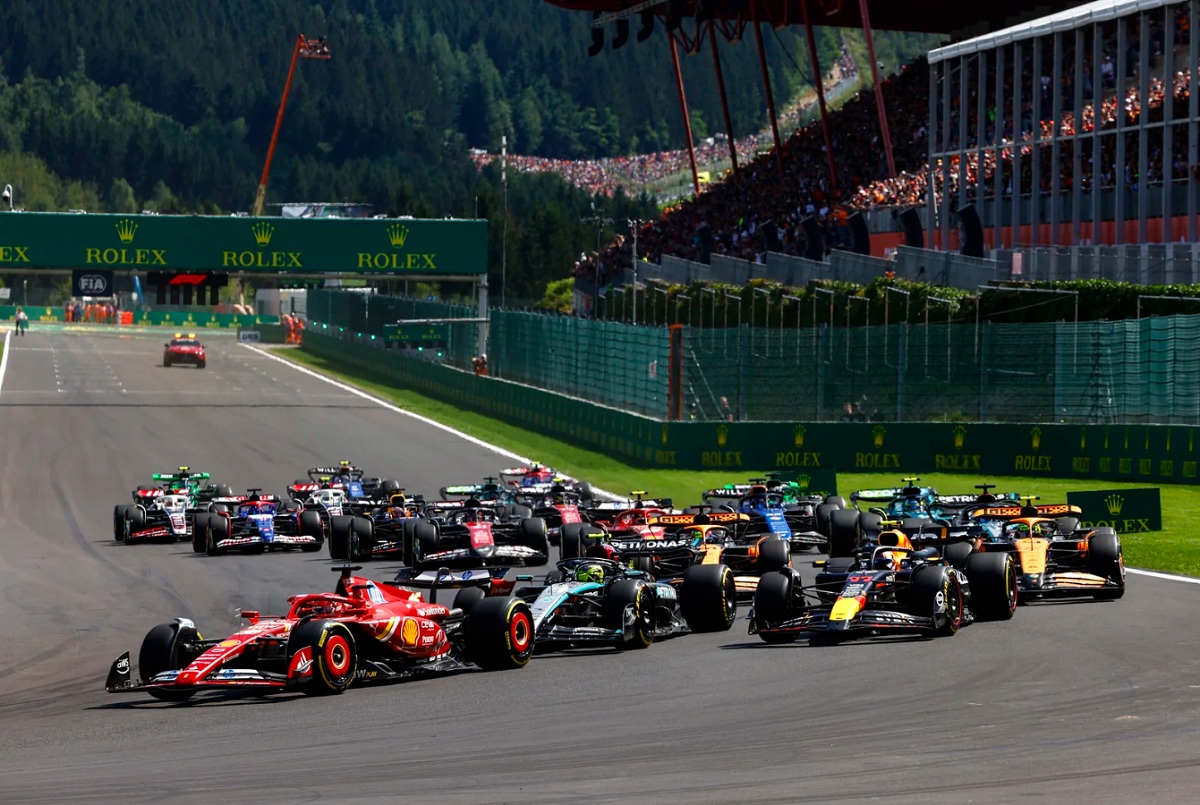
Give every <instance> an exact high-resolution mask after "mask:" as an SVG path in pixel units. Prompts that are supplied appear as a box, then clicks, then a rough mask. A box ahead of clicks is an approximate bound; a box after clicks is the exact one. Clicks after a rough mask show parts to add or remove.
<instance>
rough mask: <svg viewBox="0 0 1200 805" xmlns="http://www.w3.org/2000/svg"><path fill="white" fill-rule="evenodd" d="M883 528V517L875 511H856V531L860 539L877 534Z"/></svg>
mask: <svg viewBox="0 0 1200 805" xmlns="http://www.w3.org/2000/svg"><path fill="white" fill-rule="evenodd" d="M882 530H883V518H882V517H880V516H879V515H878V514H876V513H875V512H859V513H858V533H859V534H860V541H861V540H862V539H866V538H868V536H872V535H874V536H877V535H878V534H879V532H880V531H882Z"/></svg>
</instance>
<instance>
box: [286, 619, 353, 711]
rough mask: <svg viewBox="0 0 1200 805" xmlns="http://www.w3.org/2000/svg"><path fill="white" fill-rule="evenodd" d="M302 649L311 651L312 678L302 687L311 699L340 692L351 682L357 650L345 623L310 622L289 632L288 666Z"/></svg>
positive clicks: (290, 665)
mask: <svg viewBox="0 0 1200 805" xmlns="http://www.w3.org/2000/svg"><path fill="white" fill-rule="evenodd" d="M304 649H308V650H309V651H310V652H311V659H312V665H311V668H312V679H310V680H309V681H308V682H307V683H306V684H305V685H304V686H303V687H302V688H301V690H303V691H304V692H305V693H307V694H309V695H314V696H320V695H327V694H337V693H343V692H344V691H345V690H346V688H348V687H350V685H351V684H353V682H354V674H355V671H356V670H357V669H358V647H357V646H356V645H355V643H354V635H353V634H351V632H350V629H349V628H347V626H346V624H344V623H340V622H339V621H323V620H312V621H306V622H305V623H301V624H300V625H299V626H297V627H296V628H294V629H292V633H291V635H290V636H289V637H288V644H287V658H288V667H289V668H290V667H292V664H293V663H292V658H294V657H295V656H296V655H297V654H299V653H300V652H301V651H303V650H304Z"/></svg>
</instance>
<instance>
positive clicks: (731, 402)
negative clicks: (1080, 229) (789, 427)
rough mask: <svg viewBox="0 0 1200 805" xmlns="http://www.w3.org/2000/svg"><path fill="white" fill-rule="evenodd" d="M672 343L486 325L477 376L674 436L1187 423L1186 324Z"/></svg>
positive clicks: (436, 308) (518, 318) (566, 322)
mask: <svg viewBox="0 0 1200 805" xmlns="http://www.w3.org/2000/svg"><path fill="white" fill-rule="evenodd" d="M339 296H357V295H355V294H339ZM322 304H327V308H326V309H327V310H328V311H330V315H333V316H335V317H338V316H355V315H358V316H360V318H359V319H357V320H354V319H347V320H345V321H331V322H330V324H331V325H334V326H337V327H339V328H345V329H346V330H347V331H349V330H354V332H355V333H360V332H361V333H363V334H364V335H360V336H358V337H359V338H361V339H364V340H365V339H368V338H369V335H366V334H376V335H378V334H379V332H381V331H377V330H376V327H377V326H378V325H379V324H381V323H382V322H383V321H385V320H390V321H395V320H397V319H400V318H419V317H431V318H435V317H436V318H442V317H445V318H450V317H467V316H471V315H473V311H472V309H470V308H468V307H466V306H454V305H446V304H443V303H434V302H424V301H419V300H398V299H396V298H394V297H373V298H372V301H371V302H370V303H369V304H368V303H367V302H366V301H365V300H364V299H363V298H362V297H358V298H357V300H356V301H351V302H349V303H346V302H344V301H338V302H337V303H336V304H334V303H332V302H327V301H326V300H324V299H318V300H317V301H316V302H315V303H310V308H312V309H314V310H315V311H317V312H318V313H319V311H320V310H321V309H322V308H321V305H322ZM368 308H369V310H368ZM385 310H386V311H387V313H386V314H385V313H384V312H383V311H385ZM368 316H369V321H368V320H367V317H368ZM454 327H455V329H457V328H460V327H462V328H470V333H471V334H470V336H459V337H452V346H451V348H450V349H449V353H450V354H449V355H448V356H447V357H446V358H445V359H444V361H443V362H446V363H450V364H451V365H454V366H457V367H459V368H470V357H471V355H472V351H473V349H474V347H475V344H476V341H475V340H474V329H473V328H474V325H454ZM681 334H682V337H681V338H679V339H678V341H677V344H678V345H677V348H676V354H675V356H674V357H675V359H676V363H675V365H674V366H675V367H676V368H677V371H676V372H674V373H673V372H672V367H673V364H672V347H671V340H670V329H669V328H667V327H657V326H642V325H631V324H625V323H621V322H614V321H596V320H591V319H581V318H576V317H572V316H561V315H548V314H541V313H532V312H517V311H506V310H494V311H492V312H491V314H490V324H489V335H488V365H489V373H490V374H491V375H493V376H495V377H500V378H504V379H506V380H510V381H514V382H517V383H522V384H525V385H529V386H534V387H537V388H542V389H549V390H553V391H556V392H558V393H561V394H564V395H568V396H570V397H576V398H578V399H581V400H587V401H591V402H595V403H598V404H601V405H604V406H610V407H613V408H618V409H621V410H625V411H631V412H635V413H639V414H644V415H647V416H650V417H654V418H661V419H669V418H679V419H682V420H685V421H688V420H690V421H720V420H729V419H733V420H736V421H756V422H798V421H803V422H921V421H929V422H968V421H970V422H1009V423H1018V422H1019V423H1052V422H1057V423H1071V424H1189V425H1191V424H1197V423H1200V316H1156V317H1152V318H1142V319H1129V320H1123V321H1098V322H1081V323H1079V324H1074V323H1070V322H1057V323H1024V324H1016V323H1013V324H988V323H982V324H973V323H952V322H930V323H929V324H892V325H888V326H882V325H878V326H861V327H830V326H828V325H823V326H819V327H755V326H751V325H748V324H744V325H741V326H735V327H717V328H697V327H689V326H684V327H682V328H681ZM460 353H461V354H460ZM672 376H674V378H675V381H674V382H675V384H676V385H675V386H674V387H673V386H672ZM672 391H676V392H678V398H679V400H680V403H681V404H679V405H678V406H677V407H676V408H675V410H670V408H669V403H670V401H671V400H672V399H673V397H674V396H675V395H673V394H672Z"/></svg>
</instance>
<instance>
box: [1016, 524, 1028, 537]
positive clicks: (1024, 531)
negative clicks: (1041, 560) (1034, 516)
mask: <svg viewBox="0 0 1200 805" xmlns="http://www.w3.org/2000/svg"><path fill="white" fill-rule="evenodd" d="M1013 532H1015V533H1016V535H1017V536H1018V537H1028V536H1029V523H1017V524H1016V525H1015V526H1013Z"/></svg>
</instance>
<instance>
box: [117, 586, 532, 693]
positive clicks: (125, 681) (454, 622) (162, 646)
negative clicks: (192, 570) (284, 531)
mask: <svg viewBox="0 0 1200 805" xmlns="http://www.w3.org/2000/svg"><path fill="white" fill-rule="evenodd" d="M333 569H334V570H335V571H337V572H340V573H341V579H340V580H339V581H338V585H337V589H336V590H335V592H332V593H311V594H308V595H297V596H293V597H292V598H290V599H289V600H288V601H289V604H290V606H289V608H288V611H287V613H286V614H283V615H279V616H265V615H260V614H259V613H258V612H242V613H241V616H242V618H244V619H245V620H246V621H248V625H246V626H245V627H243V628H242V629H239V630H238V631H236V632H234V633H233V634H232V635H230V636H229V637H227V638H225V639H209V640H206V639H204V638H203V637H202V636H201V635H200V632H199V631H198V630H197V628H196V625H195V623H194V622H192V621H191V620H190V619H188V618H176V619H175V620H174V621H172V622H171V623H164V624H161V625H159V626H156V627H154V628H153V629H151V630H150V632H149V633H148V634H147V635H146V637H145V639H144V640H143V641H142V646H141V649H140V651H139V652H138V671H139V673H140V675H141V681H140V682H134V681H133V674H132V671H133V669H132V668H131V667H130V665H131V658H130V653H129V652H125V653H124V654H122V655H121V656H119V657H117V659H116V660H115V661H114V662H113V664H112V668H111V669H110V670H109V674H108V680H107V683H106V685H105V687H106V688H107V689H108V691H109V692H110V693H132V692H138V691H142V692H145V693H148V694H150V695H151V696H153V697H154V698H156V699H162V700H165V701H182V700H185V699H189V698H191V697H192V696H194V695H195V694H196V693H197V692H199V691H203V690H218V691H237V690H241V691H252V692H254V693H256V694H262V693H272V692H283V691H290V690H299V691H303V692H305V693H341V692H343V691H344V690H346V688H348V687H350V685H352V684H354V683H355V682H363V683H367V682H385V681H390V680H398V679H403V678H405V677H410V676H416V675H418V674H428V673H436V672H448V671H458V670H461V669H464V668H472V667H478V668H482V669H484V670H503V669H508V668H520V667H522V666H524V665H525V664H526V663H527V662H528V661H529V658H530V656H532V654H533V646H534V628H533V617H532V615H531V614H530V610H529V606H528V604H526V603H525V602H524V601H522V600H520V599H517V598H512V597H509V596H505V595H494V596H492V597H488V598H481V599H480V600H477V599H475V598H472V599H471V604H472V606H471V611H470V614H466V613H464V611H463V610H462V609H461V608H458V607H454V608H451V607H447V606H445V605H443V604H440V603H438V602H437V589H438V587H439V586H462V585H463V584H464V583H470V582H466V581H464V580H462V579H461V578H453V577H450V576H441V577H439V576H437V575H436V574H429V575H430V576H431V577H430V578H411V579H406V580H404V581H401V582H398V583H394V584H384V583H381V582H375V581H371V580H370V579H365V578H361V577H359V576H355V575H353V573H354V571H356V570H360V569H361V568H359V567H355V566H343V567H336V568H333ZM482 581H484V582H487V581H488V579H486V578H483V579H482ZM422 586H423V587H428V588H429V589H430V591H431V592H430V597H429V600H426V599H425V597H424V595H423V593H421V592H418V591H416V590H413V589H406V588H409V587H422ZM493 586H494V585H493ZM509 588H510V589H511V583H510V584H509Z"/></svg>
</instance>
